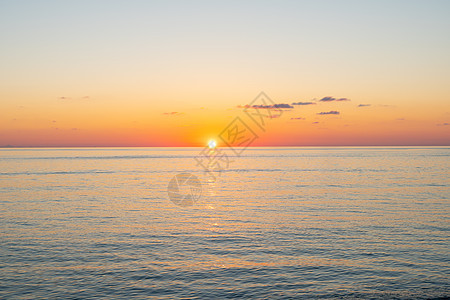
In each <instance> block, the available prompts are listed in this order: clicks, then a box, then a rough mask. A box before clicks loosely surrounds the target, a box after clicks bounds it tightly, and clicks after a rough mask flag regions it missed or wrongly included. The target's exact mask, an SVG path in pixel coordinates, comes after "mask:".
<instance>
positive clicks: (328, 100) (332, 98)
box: [319, 96, 350, 102]
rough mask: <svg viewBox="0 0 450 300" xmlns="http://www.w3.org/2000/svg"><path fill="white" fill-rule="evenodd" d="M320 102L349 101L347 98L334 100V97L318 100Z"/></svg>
mask: <svg viewBox="0 0 450 300" xmlns="http://www.w3.org/2000/svg"><path fill="white" fill-rule="evenodd" d="M319 101H320V102H331V101H350V99H348V98H334V97H330V96H328V97H323V98H322V99H320V100H319Z"/></svg>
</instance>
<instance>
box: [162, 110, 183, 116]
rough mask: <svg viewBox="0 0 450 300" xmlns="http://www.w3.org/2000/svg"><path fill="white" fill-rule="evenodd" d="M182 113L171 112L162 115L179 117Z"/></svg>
mask: <svg viewBox="0 0 450 300" xmlns="http://www.w3.org/2000/svg"><path fill="white" fill-rule="evenodd" d="M181 114H183V113H181V112H178V111H171V112H165V113H163V115H169V116H175V115H181Z"/></svg>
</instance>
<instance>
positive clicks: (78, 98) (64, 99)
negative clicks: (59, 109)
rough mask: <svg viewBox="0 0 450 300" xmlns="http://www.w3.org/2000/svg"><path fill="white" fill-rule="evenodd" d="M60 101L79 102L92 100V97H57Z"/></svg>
mask: <svg viewBox="0 0 450 300" xmlns="http://www.w3.org/2000/svg"><path fill="white" fill-rule="evenodd" d="M57 99H58V100H62V101H72V100H73V101H78V100H90V99H91V97H89V96H83V97H67V96H60V97H57Z"/></svg>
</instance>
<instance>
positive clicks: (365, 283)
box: [0, 147, 450, 299]
mask: <svg viewBox="0 0 450 300" xmlns="http://www.w3.org/2000/svg"><path fill="white" fill-rule="evenodd" d="M200 150H201V149H199V148H129V149H125V148H97V149H1V150H0V237H1V240H0V242H1V243H0V297H1V298H5V299H94V298H96V299H98V298H101V299H124V298H132V299H142V298H152V299H180V298H184V299H189V298H194V299H214V298H219V299H227V298H255V299H267V298H270V299H289V298H304V299H316V298H325V299H328V298H331V299H334V298H344V299H347V298H349V299H353V298H364V299H366V298H374V299H378V298H382V299H429V298H445V297H450V287H449V286H450V234H449V233H450V223H449V220H450V218H449V216H450V201H449V198H450V190H449V187H450V176H449V173H450V148H449V147H428V148H426V147H423V148H253V149H247V150H246V151H245V152H244V154H243V156H242V157H231V159H232V162H230V164H229V166H228V167H227V168H225V167H224V170H223V171H222V172H221V173H219V172H216V175H220V177H218V179H217V180H216V181H215V182H214V181H212V180H211V177H210V176H208V174H205V172H204V171H203V170H202V168H201V167H200V166H198V165H196V161H195V160H194V156H196V155H197V154H198V153H199V152H200ZM178 173H192V174H194V175H195V176H197V177H198V178H199V180H200V181H201V184H202V196H201V198H200V199H199V200H198V202H197V203H196V204H195V205H193V206H190V207H179V206H177V205H175V204H174V203H172V202H171V201H170V199H169V197H168V194H167V187H168V184H169V181H170V180H171V178H172V177H173V176H174V175H176V174H178Z"/></svg>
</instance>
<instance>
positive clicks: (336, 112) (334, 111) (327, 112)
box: [317, 110, 340, 115]
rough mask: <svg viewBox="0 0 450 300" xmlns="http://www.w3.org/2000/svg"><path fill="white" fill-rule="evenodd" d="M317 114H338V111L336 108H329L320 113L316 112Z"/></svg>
mask: <svg viewBox="0 0 450 300" xmlns="http://www.w3.org/2000/svg"><path fill="white" fill-rule="evenodd" d="M317 114H318V115H339V114H340V113H339V112H338V111H336V110H330V111H323V112H320V113H317Z"/></svg>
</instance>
